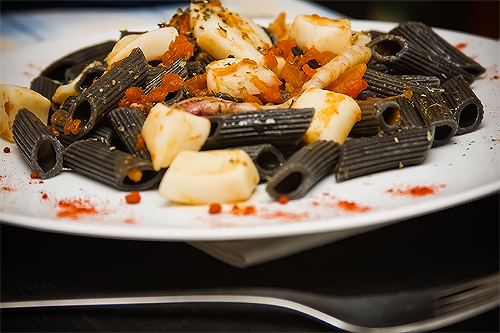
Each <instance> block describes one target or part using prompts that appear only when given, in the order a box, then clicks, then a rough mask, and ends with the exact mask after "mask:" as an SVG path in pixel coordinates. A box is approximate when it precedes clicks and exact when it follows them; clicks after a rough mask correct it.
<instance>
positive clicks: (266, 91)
mask: <svg viewBox="0 0 500 333" xmlns="http://www.w3.org/2000/svg"><path fill="white" fill-rule="evenodd" d="M281 84H282V82H281V81H280V79H279V78H278V76H277V75H276V74H275V73H274V72H273V71H272V70H270V69H268V68H267V67H265V66H259V65H258V64H257V63H256V62H255V61H253V60H251V59H248V58H245V59H234V58H230V59H224V60H219V61H215V62H212V63H211V64H210V65H208V66H207V88H208V90H209V91H213V92H216V93H226V94H229V95H231V96H233V97H236V98H242V99H244V98H245V97H249V96H255V95H260V96H263V97H262V98H264V99H266V102H280V101H281V94H280V92H279V86H280V85H281ZM272 89H274V90H275V92H276V94H272V93H271V92H270V91H271V90H272ZM268 95H269V96H268Z"/></svg>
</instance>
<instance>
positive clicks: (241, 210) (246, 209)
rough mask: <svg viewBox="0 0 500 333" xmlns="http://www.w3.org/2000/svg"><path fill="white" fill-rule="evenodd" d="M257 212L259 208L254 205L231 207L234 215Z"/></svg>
mask: <svg viewBox="0 0 500 333" xmlns="http://www.w3.org/2000/svg"><path fill="white" fill-rule="evenodd" d="M255 213H257V209H256V208H255V206H253V205H248V206H239V205H233V207H232V208H231V214H233V215H254V214H255Z"/></svg>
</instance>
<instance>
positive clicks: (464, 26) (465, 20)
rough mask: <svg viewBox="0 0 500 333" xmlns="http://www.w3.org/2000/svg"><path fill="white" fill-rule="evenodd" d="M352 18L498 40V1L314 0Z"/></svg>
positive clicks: (499, 25)
mask: <svg viewBox="0 0 500 333" xmlns="http://www.w3.org/2000/svg"><path fill="white" fill-rule="evenodd" d="M314 2H315V3H318V4H321V5H323V6H325V7H328V8H331V9H333V10H336V11H338V12H340V13H343V14H345V15H347V16H349V17H351V18H355V19H366V20H377V21H388V22H404V21H411V20H415V21H417V20H419V21H423V20H425V22H424V23H426V24H428V25H431V26H434V27H440V28H447V29H452V30H461V31H466V32H470V33H474V34H478V35H482V36H487V37H491V38H495V39H498V38H499V31H500V24H499V12H500V9H499V4H500V2H499V1H498V0H491V1H449V0H438V1H429V0H424V1H357V0H352V1H314Z"/></svg>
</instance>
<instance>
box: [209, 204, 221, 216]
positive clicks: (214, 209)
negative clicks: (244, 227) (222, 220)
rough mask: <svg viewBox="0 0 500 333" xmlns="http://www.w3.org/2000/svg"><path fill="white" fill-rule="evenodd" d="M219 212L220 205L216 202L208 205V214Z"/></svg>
mask: <svg viewBox="0 0 500 333" xmlns="http://www.w3.org/2000/svg"><path fill="white" fill-rule="evenodd" d="M221 212H222V206H221V205H219V204H218V203H214V204H211V205H210V206H209V207H208V213H209V214H220V213H221Z"/></svg>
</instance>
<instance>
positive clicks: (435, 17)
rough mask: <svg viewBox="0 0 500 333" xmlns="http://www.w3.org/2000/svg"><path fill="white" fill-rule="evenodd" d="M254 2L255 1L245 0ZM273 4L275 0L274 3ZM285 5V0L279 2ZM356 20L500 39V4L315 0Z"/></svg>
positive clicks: (10, 7)
mask: <svg viewBox="0 0 500 333" xmlns="http://www.w3.org/2000/svg"><path fill="white" fill-rule="evenodd" d="M244 1H245V2H247V1H248V2H250V1H251V0H244ZM270 1H272V0H270ZM278 1H282V2H283V3H285V2H286V1H285V0H278ZM313 2H315V3H317V4H320V5H323V6H325V7H328V8H330V9H332V10H334V11H337V12H339V13H341V14H344V15H345V16H347V17H350V18H354V19H367V20H381V21H390V22H402V21H409V20H419V21H424V23H426V24H428V25H431V26H435V27H440V28H448V29H453V30H461V31H466V32H470V33H474V34H478V35H482V36H487V37H491V38H496V39H498V38H499V31H500V24H499V12H500V9H499V3H500V2H499V1H498V0H490V1H449V0H439V1H430V0H425V1H358V0H350V1H336V0H330V1H313ZM167 3H168V4H174V3H179V6H180V7H182V8H184V6H185V4H186V3H187V2H186V1H165V0H162V1H161V0H144V1H138V0H120V1H116V0H114V1H113V0H111V1H110V0H104V1H98V0H93V1H73V0H66V1H63V0H61V1H12V0H7V1H6V0H2V1H0V9H1V12H2V13H7V12H8V11H19V10H32V9H37V8H57V7H66V8H67V7H72V8H78V7H82V8H89V7H91V6H94V7H101V8H102V7H134V6H135V7H147V6H161V5H162V4H167Z"/></svg>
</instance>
